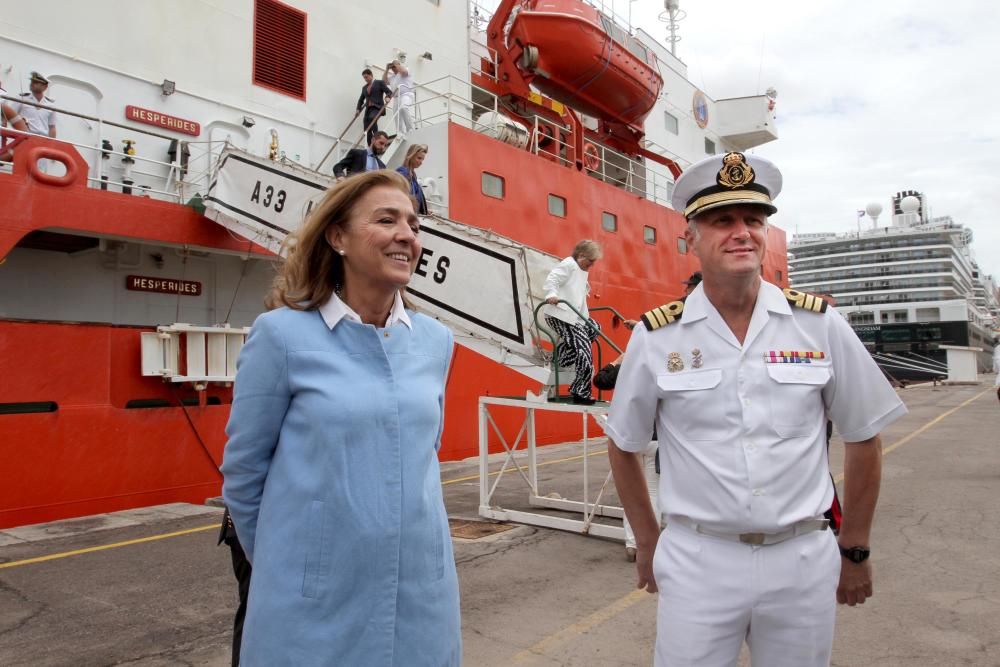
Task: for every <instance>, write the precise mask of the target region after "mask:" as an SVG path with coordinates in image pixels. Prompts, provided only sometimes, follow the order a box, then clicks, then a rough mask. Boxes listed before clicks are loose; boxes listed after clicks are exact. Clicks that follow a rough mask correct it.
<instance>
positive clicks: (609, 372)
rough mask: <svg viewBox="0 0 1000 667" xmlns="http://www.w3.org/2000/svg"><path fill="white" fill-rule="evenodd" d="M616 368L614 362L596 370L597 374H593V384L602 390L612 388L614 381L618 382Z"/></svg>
mask: <svg viewBox="0 0 1000 667" xmlns="http://www.w3.org/2000/svg"><path fill="white" fill-rule="evenodd" d="M618 368H619V366H618V365H616V364H608V365H607V366H605V367H604V368H602V369H601V370H599V371H597V375H595V376H594V386H595V387H597V388H598V389H602V390H604V391H610V390H611V389H614V388H615V383H616V382H618Z"/></svg>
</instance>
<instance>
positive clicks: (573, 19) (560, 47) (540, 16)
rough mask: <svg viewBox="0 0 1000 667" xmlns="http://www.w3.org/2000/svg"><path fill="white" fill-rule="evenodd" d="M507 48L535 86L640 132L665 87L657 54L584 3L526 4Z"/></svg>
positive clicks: (544, 0)
mask: <svg viewBox="0 0 1000 667" xmlns="http://www.w3.org/2000/svg"><path fill="white" fill-rule="evenodd" d="M507 44H508V47H509V48H510V50H511V53H512V54H517V53H518V52H520V53H519V56H518V61H517V62H518V66H519V68H520V69H521V70H522V71H524V72H525V73H526V74H528V75H529V77H530V82H531V85H532V86H534V87H535V88H537V89H538V90H539V91H541V92H542V93H543V94H545V95H547V96H548V97H551V98H552V99H555V100H558V101H560V102H563V103H564V104H566V105H568V106H570V107H572V108H573V109H576V110H577V111H580V112H582V113H585V114H587V115H589V116H593V117H595V118H600V119H603V120H607V121H612V122H618V123H624V124H626V125H631V126H634V127H636V128H641V126H642V122H643V120H644V119H645V118H646V115H647V114H648V113H649V112H650V110H651V109H652V108H653V105H654V104H655V103H656V99H657V97H658V96H659V94H660V90H662V89H663V78H662V77H661V76H660V72H659V70H658V69H657V66H656V55H655V54H654V53H653V52H652V51H651V50H650V49H648V48H646V47H645V46H644V45H643V44H642V43H641V42H639V41H638V40H637V39H635V38H634V37H632V36H631V35H629V34H628V33H627V32H626V31H625V30H624V29H623V28H621V27H620V26H619V25H618V24H616V23H615V22H614V21H612V20H611V19H610V18H609V17H608V16H606V15H605V14H603V13H601V12H600V11H599V10H598V9H596V8H595V7H592V6H590V5H588V4H586V3H584V2H581V1H580V0H525V2H523V3H522V4H521V5H520V7H519V8H518V10H516V13H515V14H514V17H513V20H512V21H511V24H510V30H509V32H508V35H507Z"/></svg>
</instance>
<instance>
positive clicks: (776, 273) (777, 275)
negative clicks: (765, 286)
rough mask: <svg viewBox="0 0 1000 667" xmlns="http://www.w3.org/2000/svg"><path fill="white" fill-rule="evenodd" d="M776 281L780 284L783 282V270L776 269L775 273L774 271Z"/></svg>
mask: <svg viewBox="0 0 1000 667" xmlns="http://www.w3.org/2000/svg"><path fill="white" fill-rule="evenodd" d="M774 279H775V280H777V281H778V282H779V283H780V282H781V270H780V269H775V271H774Z"/></svg>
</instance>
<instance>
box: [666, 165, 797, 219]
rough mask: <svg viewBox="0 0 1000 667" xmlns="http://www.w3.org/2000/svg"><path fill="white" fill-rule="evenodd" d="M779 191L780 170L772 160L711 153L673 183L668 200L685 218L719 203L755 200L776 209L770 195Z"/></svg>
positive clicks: (773, 195)
mask: <svg viewBox="0 0 1000 667" xmlns="http://www.w3.org/2000/svg"><path fill="white" fill-rule="evenodd" d="M779 192H781V172H780V171H778V168H777V167H775V166H774V163H773V162H771V161H770V160H767V159H765V158H762V157H758V156H756V155H744V154H743V153H726V154H724V155H713V156H712V157H707V158H705V159H704V160H701V161H700V162H696V163H695V164H693V165H691V166H690V167H688V168H687V169H686V170H685V171H684V173H682V174H681V177H680V178H678V179H677V183H676V185H675V186H674V194H673V197H672V198H671V200H670V203H671V204H672V205H673V208H674V210H676V211H680V212H681V213H683V214H684V217H685V218H688V219H690V218H693V217H694V216H696V215H698V214H699V213H704V212H705V211H710V210H712V209H713V208H719V207H720V206H731V205H733V204H754V205H757V206H761V207H763V208H765V209H767V214H768V215H773V214H774V213H776V212H777V211H778V209H777V207H776V206H775V205H774V203H773V201H772V200H773V199H774V198H776V197H777V196H778V193H779Z"/></svg>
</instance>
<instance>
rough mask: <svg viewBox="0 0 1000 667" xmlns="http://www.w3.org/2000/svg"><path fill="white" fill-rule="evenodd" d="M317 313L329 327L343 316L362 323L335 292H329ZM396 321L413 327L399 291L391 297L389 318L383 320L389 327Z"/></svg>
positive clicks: (333, 325) (332, 326)
mask: <svg viewBox="0 0 1000 667" xmlns="http://www.w3.org/2000/svg"><path fill="white" fill-rule="evenodd" d="M319 314H320V315H321V316H322V317H323V321H324V322H326V326H328V327H330V328H331V329H333V328H334V327H335V326H337V323H338V322H340V320H342V319H344V318H345V317H346V318H347V319H348V320H350V321H352V322H357V323H358V324H364V322H362V321H361V316H360V315H358V314H357V313H356V312H355V311H354V309H353V308H351V307H350V306H348V305H347V304H346V303H345V302H344V300H343V299H341V298H340V297H339V296H337V293H336V292H334V293H333V294H331V295H330V299H329V300H328V301H327V302H326V303H324V304H323V305H322V306H320V307H319ZM398 322H402V323H403V324H405V325H406V326H407V327H408V328H409V329H411V330H412V329H413V324H411V323H410V316H409V315H407V314H406V307H405V306H404V305H403V295H402V294H401V293H400V292H396V296H395V297H394V298H393V301H392V308H391V309H389V319H387V320H386V321H385V328H388V327H391V326H392V325H394V324H396V323H398Z"/></svg>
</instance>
